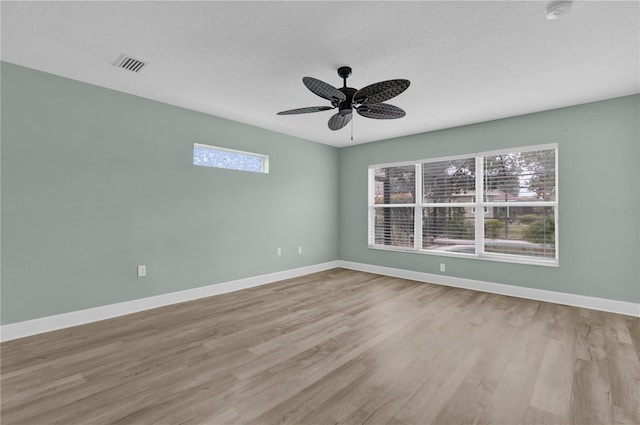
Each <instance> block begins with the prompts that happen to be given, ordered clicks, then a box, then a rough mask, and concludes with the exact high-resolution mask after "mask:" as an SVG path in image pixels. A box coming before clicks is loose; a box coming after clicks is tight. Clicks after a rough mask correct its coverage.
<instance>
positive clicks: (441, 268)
mask: <svg viewBox="0 0 640 425" xmlns="http://www.w3.org/2000/svg"><path fill="white" fill-rule="evenodd" d="M440 271H441V272H446V271H447V268H446V267H445V265H444V263H440Z"/></svg>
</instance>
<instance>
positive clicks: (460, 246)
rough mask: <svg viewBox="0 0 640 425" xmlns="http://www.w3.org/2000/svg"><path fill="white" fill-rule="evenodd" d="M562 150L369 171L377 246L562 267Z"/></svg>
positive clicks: (517, 152)
mask: <svg viewBox="0 0 640 425" xmlns="http://www.w3.org/2000/svg"><path fill="white" fill-rule="evenodd" d="M556 152H557V147H556V146H555V145H546V146H540V147H531V148H519V149H512V150H506V151H501V152H491V153H484V154H474V155H463V156H458V157H453V158H436V159H431V160H421V161H412V162H411V163H402V164H381V165H375V166H371V167H370V168H369V246H370V247H372V248H380V249H391V250H403V251H414V252H420V253H427V254H439V255H453V256H473V257H479V258H487V259H494V260H502V261H513V262H523V263H533V264H547V265H549V264H557V261H558V250H557V233H558V231H557V227H558V226H557V215H558V203H557V202H558V201H557V198H558V190H557V160H556Z"/></svg>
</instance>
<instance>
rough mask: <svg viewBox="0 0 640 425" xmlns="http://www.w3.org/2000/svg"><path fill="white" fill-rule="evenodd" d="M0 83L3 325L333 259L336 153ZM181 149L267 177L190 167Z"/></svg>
mask: <svg viewBox="0 0 640 425" xmlns="http://www.w3.org/2000/svg"><path fill="white" fill-rule="evenodd" d="M1 71H2V74H1V78H2V155H1V158H2V316H1V318H2V320H1V322H2V324H8V323H13V322H18V321H23V320H27V319H32V318H37V317H43V316H48V315H52V314H57V313H63V312H69V311H74V310H79V309H84V308H89V307H94V306H99V305H105V304H110V303H116V302H120V301H125V300H131V299H136V298H141V297H147V296H152V295H156V294H162V293H167V292H172V291H177V290H183V289H188V288H193V287H197V286H203V285H209V284H214V283H219V282H226V281H229V280H234V279H239V278H243V277H249V276H256V275H261V274H265V273H270V272H276V271H281V270H287V269H292V268H296V267H302V266H307V265H312V264H318V263H322V262H326V261H332V260H336V259H337V250H338V245H337V233H336V231H335V229H337V227H338V223H337V217H338V210H337V203H338V195H337V192H336V188H337V187H338V186H339V185H338V180H337V179H338V168H337V167H338V150H337V149H335V148H332V147H329V146H325V145H321V144H317V143H313V142H309V141H306V140H301V139H297V138H294V137H290V136H286V135H282V134H278V133H274V132H270V131H266V130H263V129H259V128H256V127H251V126H248V125H243V124H239V123H236V122H232V121H228V120H224V119H220V118H216V117H213V116H209V115H205V114H201V113H197V112H193V111H188V110H185V109H181V108H178V107H173V106H169V105H166V104H162V103H158V102H153V101H150V100H146V99H143V98H140V97H136V96H130V95H127V94H123V93H120V92H116V91H112V90H107V89H104V88H100V87H96V86H92V85H89V84H84V83H80V82H77V81H73V80H69V79H65V78H60V77H57V76H53V75H51V74H46V73H42V72H38V71H35V70H31V69H28V68H23V67H18V66H15V65H12V64H8V63H2V69H1ZM194 142H199V143H205V144H212V145H217V146H223V147H229V148H234V149H239V150H245V151H250V152H257V153H262V154H267V155H269V156H270V173H269V174H266V175H265V174H256V173H245V172H239V171H230V170H220V169H213V168H205V167H195V166H193V165H192V160H193V157H192V154H193V143H194ZM311 158H312V159H313V160H309V159H311ZM299 245H300V246H302V247H303V255H298V254H297V247H298V246H299ZM277 247H281V248H282V249H283V255H282V256H280V257H278V256H276V248H277ZM137 264H146V265H147V272H148V277H146V278H137V277H136V265H137Z"/></svg>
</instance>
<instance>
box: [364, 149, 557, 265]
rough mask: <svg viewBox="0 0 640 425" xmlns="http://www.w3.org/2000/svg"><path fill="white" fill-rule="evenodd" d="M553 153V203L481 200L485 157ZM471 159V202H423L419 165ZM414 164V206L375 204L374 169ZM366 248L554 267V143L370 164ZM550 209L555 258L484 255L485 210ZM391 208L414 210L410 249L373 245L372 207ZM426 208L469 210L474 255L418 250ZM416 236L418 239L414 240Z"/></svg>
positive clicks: (501, 254) (420, 168) (555, 239)
mask: <svg viewBox="0 0 640 425" xmlns="http://www.w3.org/2000/svg"><path fill="white" fill-rule="evenodd" d="M551 149H553V150H554V151H555V164H554V167H555V200H553V201H544V200H542V201H491V202H489V201H484V195H485V191H484V177H485V176H484V160H485V157H488V156H494V155H503V154H508V153H515V152H520V153H522V152H531V151H542V150H551ZM470 158H475V167H476V171H475V194H474V202H458V203H428V202H424V198H423V193H422V185H423V175H422V164H428V163H433V162H443V161H453V160H459V159H470ZM410 165H414V166H415V181H416V184H415V189H414V190H415V193H414V201H415V202H414V203H410V204H409V203H407V204H376V203H375V175H374V174H375V170H376V169H379V168H389V167H403V166H404V167H406V166H410ZM367 172H368V174H367V192H368V196H367V203H368V205H367V210H368V211H367V216H368V222H367V247H368V248H369V249H376V250H382V251H395V252H409V253H415V254H426V255H435V256H442V257H455V258H470V259H476V260H485V261H499V262H506V263H517V264H531V265H540V266H549V267H558V266H559V261H560V256H559V246H560V243H559V220H558V216H559V196H560V190H559V170H558V144H557V143H549V144H541V145H533V146H522V147H514V148H507V149H499V150H491V151H483V152H476V153H467V154H461V155H450V156H444V157H436V158H426V159H419V160H411V161H398V162H391V163H383V164H372V165H369V167H368V170H367ZM506 206H509V207H531V206H533V207H551V208H553V213H554V243H555V256H554V257H553V258H540V257H533V256H525V255H517V254H504V253H494V252H485V250H484V247H485V232H484V220H485V214H486V213H487V212H488V211H486V210H485V208H488V209H491V208H494V207H506ZM384 207H387V208H394V207H412V208H414V246H413V247H412V248H410V247H401V246H389V245H381V244H376V243H375V228H374V227H373V226H375V211H376V208H384ZM429 207H444V208H446V207H461V208H473V214H474V215H475V216H474V221H475V223H474V224H475V253H463V252H446V251H434V250H427V249H424V248H423V247H422V243H423V240H422V227H423V223H422V217H423V209H424V208H429ZM418 235H419V236H420V237H418Z"/></svg>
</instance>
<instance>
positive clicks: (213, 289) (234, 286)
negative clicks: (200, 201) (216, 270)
mask: <svg viewBox="0 0 640 425" xmlns="http://www.w3.org/2000/svg"><path fill="white" fill-rule="evenodd" d="M336 267H342V268H345V269H350V270H358V271H363V272H368V273H375V274H380V275H384V276H391V277H398V278H402V279H410V280H415V281H418V282H426V283H433V284H437V285H445V286H452V287H456V288H464V289H472V290H475V291H481V292H489V293H492V294H500V295H508V296H512V297H519V298H526V299H531V300H536V301H546V302H550V303H555V304H564V305H570V306H574V307H583V308H590V309H593V310H600V311H607V312H610V313H618V314H625V315H628V316H635V317H640V304H636V303H630V302H625V301H616V300H610V299H606V298H595V297H587V296H584V295H575V294H567V293H563V292H554V291H546V290H543V289H534V288H525V287H521V286H513V285H504V284H501V283H492V282H483V281H480V280H473V279H463V278H459V277H454V276H443V275H437V274H432V273H423V272H416V271H411V270H403V269H396V268H391V267H383V266H375V265H372V264H364V263H355V262H351V261H329V262H326V263H321V264H314V265H312V266H306V267H300V268H297V269H291V270H284V271H281V272H275V273H269V274H265V275H260V276H253V277H248V278H245V279H238V280H233V281H229V282H223V283H218V284H214V285H208V286H202V287H199V288H192V289H186V290H184V291H178V292H170V293H168V294H162V295H155V296H152V297H147V298H140V299H137V300H131V301H124V302H121V303H116V304H109V305H105V306H100V307H93V308H88V309H85V310H78V311H72V312H69V313H62V314H56V315H53V316H47V317H41V318H38V319H32V320H26V321H24V322H17V323H10V324H8V325H4V326H2V327H0V341H10V340H13V339H18V338H24V337H27V336H31V335H36V334H40V333H44V332H50V331H55V330H58V329H63V328H69V327H72V326H78V325H84V324H87V323H91V322H97V321H100V320H105V319H111V318H113V317H118V316H123V315H125V314H131V313H137V312H139V311H144V310H150V309H153V308H158V307H164V306H166V305H171V304H177V303H181V302H185V301H192V300H196V299H199V298H204V297H210V296H213V295H219V294H225V293H227V292H233V291H239V290H241V289H247V288H252V287H254V286H260V285H265V284H268V283H273V282H277V281H280V280H285V279H291V278H294V277H300V276H304V275H307V274H310V273H316V272H320V271H324V270H330V269H333V268H336Z"/></svg>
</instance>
